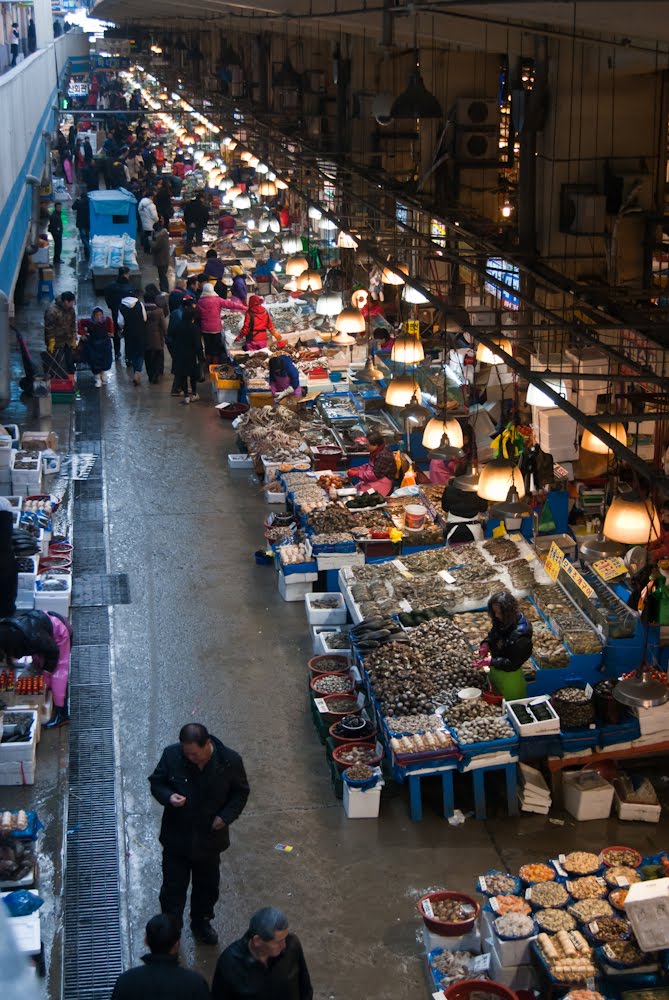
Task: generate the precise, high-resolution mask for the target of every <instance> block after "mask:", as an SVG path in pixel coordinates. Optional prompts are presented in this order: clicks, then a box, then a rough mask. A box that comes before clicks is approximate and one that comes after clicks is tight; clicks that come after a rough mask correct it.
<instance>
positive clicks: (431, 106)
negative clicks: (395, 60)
mask: <svg viewBox="0 0 669 1000" xmlns="http://www.w3.org/2000/svg"><path fill="white" fill-rule="evenodd" d="M390 117H391V118H443V111H442V110H441V104H440V103H439V101H438V100H437V98H436V97H435V96H434V94H431V93H430V91H429V90H428V89H427V87H426V86H425V81H424V80H423V77H422V75H421V72H420V70H419V69H418V67H417V66H416V68H415V69H414V70H413V71H412V73H411V76H410V77H409V83H408V84H407V88H406V90H404V91H403V92H402V93H401V94H400V95H399V97H396V98H395V100H394V101H393V103H392V105H391V107H390Z"/></svg>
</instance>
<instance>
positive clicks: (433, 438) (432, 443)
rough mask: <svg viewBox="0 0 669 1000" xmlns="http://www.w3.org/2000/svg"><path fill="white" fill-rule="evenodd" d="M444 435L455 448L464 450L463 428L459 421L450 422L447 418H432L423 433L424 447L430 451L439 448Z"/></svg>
mask: <svg viewBox="0 0 669 1000" xmlns="http://www.w3.org/2000/svg"><path fill="white" fill-rule="evenodd" d="M444 434H446V435H447V436H448V440H449V443H450V444H451V445H453V447H454V448H462V447H463V445H464V443H465V439H464V436H463V433H462V427H461V426H460V424H459V423H458V421H457V420H452V419H451V420H448V419H446V418H445V417H444V418H440V417H432V419H431V420H430V421H429V422H428V424H427V426H426V427H425V430H424V431H423V447H424V448H427V449H428V450H430V449H431V448H438V447H439V445H440V444H441V439H442V438H443V436H444Z"/></svg>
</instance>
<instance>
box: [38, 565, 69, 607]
mask: <svg viewBox="0 0 669 1000" xmlns="http://www.w3.org/2000/svg"><path fill="white" fill-rule="evenodd" d="M57 579H59V580H65V581H66V583H67V590H58V591H55V592H54V591H47V592H46V593H45V592H44V591H42V590H38V589H37V585H36V586H35V607H36V608H37V610H38V611H52V612H54V613H55V614H57V615H62V616H63V617H64V618H67V617H68V614H69V610H70V601H71V600H72V577H71V576H70V574H69V573H62V574H59V575H58V577H57Z"/></svg>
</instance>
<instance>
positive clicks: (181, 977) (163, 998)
mask: <svg viewBox="0 0 669 1000" xmlns="http://www.w3.org/2000/svg"><path fill="white" fill-rule="evenodd" d="M142 962H144V965H138V966H137V968H136V969H128V971H127V972H123V973H121V975H120V976H119V977H118V979H117V980H116V985H115V986H114V992H113V993H112V1000H153V998H156V1000H158V997H160V1000H209V987H208V986H207V981H206V980H205V979H204V978H203V977H202V976H201V975H200V973H199V972H193V971H192V970H191V969H182V968H181V966H180V965H179V960H178V957H177V956H176V955H142Z"/></svg>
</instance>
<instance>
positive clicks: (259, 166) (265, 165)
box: [256, 163, 269, 174]
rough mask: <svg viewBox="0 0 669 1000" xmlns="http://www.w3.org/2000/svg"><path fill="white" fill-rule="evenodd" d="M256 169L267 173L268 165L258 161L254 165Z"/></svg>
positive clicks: (260, 172) (261, 172)
mask: <svg viewBox="0 0 669 1000" xmlns="http://www.w3.org/2000/svg"><path fill="white" fill-rule="evenodd" d="M256 170H257V172H258V173H259V174H268V173H269V167H268V166H267V164H266V163H259V164H258V166H257V167H256Z"/></svg>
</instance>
